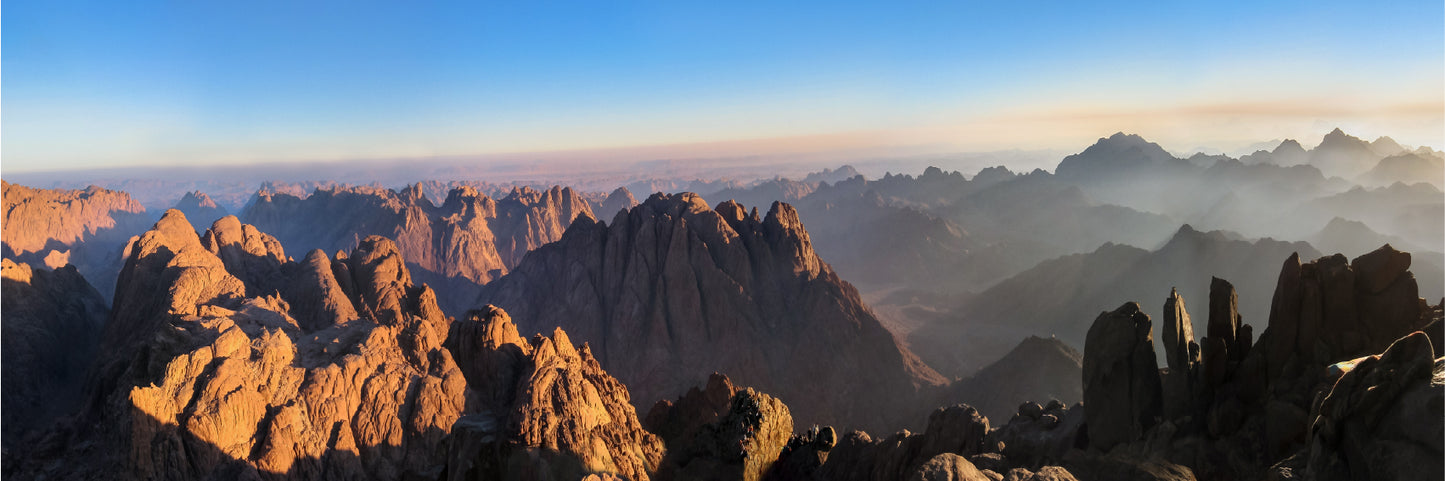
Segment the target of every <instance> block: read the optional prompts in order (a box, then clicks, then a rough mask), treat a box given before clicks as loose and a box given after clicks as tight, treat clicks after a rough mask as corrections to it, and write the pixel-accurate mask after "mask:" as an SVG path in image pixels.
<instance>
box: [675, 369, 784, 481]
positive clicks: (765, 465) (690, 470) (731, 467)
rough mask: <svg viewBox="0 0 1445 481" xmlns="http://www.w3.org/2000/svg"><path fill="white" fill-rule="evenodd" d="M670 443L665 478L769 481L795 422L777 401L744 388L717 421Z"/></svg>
mask: <svg viewBox="0 0 1445 481" xmlns="http://www.w3.org/2000/svg"><path fill="white" fill-rule="evenodd" d="M689 432H690V433H691V434H692V435H691V436H690V437H686V436H682V437H679V438H677V439H673V440H669V445H670V446H674V447H673V448H672V449H670V450H669V452H668V456H667V459H666V460H665V461H664V465H663V466H664V467H663V471H661V472H660V473H659V476H658V477H659V478H661V479H679V480H683V479H703V480H719V481H722V480H744V481H759V480H761V479H764V476H765V475H767V474H768V473H769V472H770V471H771V470H772V468H773V465H774V463H776V462H777V461H778V457H779V455H780V454H781V453H782V452H783V449H784V447H785V446H786V445H787V444H788V442H789V438H791V437H792V435H793V417H792V415H791V414H789V412H788V407H787V406H785V405H783V403H782V402H781V401H778V399H777V398H774V397H772V396H769V395H767V394H763V393H760V392H757V391H754V390H753V389H752V388H742V389H739V390H737V391H735V392H734V393H733V396H732V399H731V400H729V401H728V406H727V409H726V410H724V411H722V412H720V413H718V416H717V418H716V420H714V421H711V422H707V423H704V424H701V425H699V426H697V427H696V428H695V429H692V430H689Z"/></svg>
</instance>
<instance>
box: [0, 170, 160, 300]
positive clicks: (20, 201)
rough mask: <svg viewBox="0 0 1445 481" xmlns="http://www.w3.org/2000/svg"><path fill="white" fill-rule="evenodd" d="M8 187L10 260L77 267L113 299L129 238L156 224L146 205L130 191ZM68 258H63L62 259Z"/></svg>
mask: <svg viewBox="0 0 1445 481" xmlns="http://www.w3.org/2000/svg"><path fill="white" fill-rule="evenodd" d="M0 186H3V190H4V192H3V197H4V217H3V219H0V224H3V225H4V226H5V229H4V232H3V242H4V248H3V251H4V256H5V257H7V258H11V259H15V260H17V261H19V262H24V263H29V264H32V265H48V266H50V267H51V268H58V267H60V266H63V265H65V264H71V265H74V266H75V267H76V269H78V270H79V271H80V273H81V274H82V275H84V276H85V278H86V279H89V280H90V281H91V282H92V283H93V284H94V285H95V287H96V289H97V290H98V291H100V293H101V296H102V297H104V298H106V299H109V298H110V296H111V295H112V294H113V293H114V292H115V277H116V273H117V272H118V269H119V267H120V265H121V262H122V261H123V260H124V259H123V258H122V255H121V250H122V249H123V248H124V247H125V244H126V242H127V239H129V238H130V237H131V236H133V235H135V234H138V233H140V232H144V231H145V230H146V227H147V226H148V225H150V219H149V218H148V217H147V215H146V211H145V208H144V207H141V205H140V203H138V202H136V201H135V200H134V199H132V198H131V197H130V195H128V194H126V193H125V192H119V191H112V190H106V189H102V188H99V187H95V186H91V187H90V188H88V189H85V190H63V189H34V188H30V187H26V186H23V185H17V184H12V183H9V182H3V181H0ZM62 258H63V260H62Z"/></svg>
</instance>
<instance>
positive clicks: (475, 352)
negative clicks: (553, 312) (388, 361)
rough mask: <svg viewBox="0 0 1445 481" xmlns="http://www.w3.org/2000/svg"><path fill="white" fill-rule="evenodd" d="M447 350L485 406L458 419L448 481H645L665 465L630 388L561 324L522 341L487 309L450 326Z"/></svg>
mask: <svg viewBox="0 0 1445 481" xmlns="http://www.w3.org/2000/svg"><path fill="white" fill-rule="evenodd" d="M446 347H447V350H448V351H449V352H452V353H455V355H456V359H457V363H458V364H459V365H460V366H461V369H462V372H463V373H464V375H465V376H466V378H467V382H468V383H469V384H470V385H471V386H474V387H475V392H476V393H477V394H478V395H479V398H480V400H481V405H483V406H488V408H489V409H487V410H485V411H482V412H479V413H475V414H469V415H468V416H466V417H464V418H462V419H461V420H459V421H458V422H457V424H456V432H455V435H454V436H453V440H452V442H451V447H450V451H449V453H448V455H447V456H448V463H447V464H448V476H449V477H450V478H451V479H580V478H582V477H583V476H585V475H586V474H588V473H608V474H616V475H621V476H624V477H626V478H627V479H635V480H639V481H647V480H648V479H650V478H649V475H651V474H652V473H653V472H655V471H656V470H657V468H658V465H659V463H660V462H661V461H662V457H663V445H662V441H661V440H659V439H658V438H657V436H654V435H653V434H652V433H649V432H647V431H645V430H643V429H642V424H641V422H640V421H639V420H638V418H637V412H636V410H635V409H634V408H633V407H632V404H631V403H630V402H629V401H630V397H629V394H628V392H627V388H626V387H625V386H623V385H622V383H620V382H618V381H617V379H614V378H613V377H612V376H610V375H608V374H607V373H606V372H605V371H603V370H602V367H601V366H600V365H599V364H598V363H597V359H596V358H594V357H592V351H591V348H589V347H588V346H587V345H586V344H583V345H582V347H581V348H578V347H576V346H574V345H573V344H572V341H571V340H570V339H569V338H568V337H567V333H565V332H563V331H562V330H561V329H557V330H554V331H553V332H552V335H551V336H550V337H549V336H542V335H537V336H534V337H532V338H531V339H530V340H525V339H522V337H521V336H520V335H518V334H517V328H516V326H515V325H513V324H512V321H511V318H510V317H509V316H507V313H506V312H504V311H502V310H501V309H497V308H495V307H491V306H487V307H485V308H483V309H480V310H477V311H472V312H470V313H468V315H467V318H465V319H461V320H458V321H456V322H455V323H453V324H452V330H451V334H450V335H449V336H448V337H447V341H446Z"/></svg>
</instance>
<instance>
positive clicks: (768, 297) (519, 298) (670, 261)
mask: <svg viewBox="0 0 1445 481" xmlns="http://www.w3.org/2000/svg"><path fill="white" fill-rule="evenodd" d="M479 304H495V305H497V306H500V307H502V308H504V309H506V310H507V312H510V313H512V315H513V317H514V318H515V319H517V322H518V325H519V326H521V327H522V330H523V331H538V330H550V329H551V328H552V327H554V326H561V327H562V328H564V329H565V330H566V331H567V332H568V333H569V334H571V335H572V336H573V337H574V338H576V339H579V340H584V341H586V342H587V343H588V344H590V345H591V346H592V349H593V352H594V353H595V354H596V355H597V359H598V360H599V361H601V362H602V365H603V366H604V367H606V368H607V370H608V372H611V373H613V374H614V375H616V376H617V377H618V379H621V380H622V381H623V382H625V383H626V384H627V385H628V386H629V388H630V389H631V390H632V392H633V394H634V396H635V398H636V399H640V400H656V399H664V398H669V397H671V396H673V395H675V393H680V392H684V391H686V390H687V389H689V388H690V387H692V386H693V385H694V384H695V383H697V382H698V380H699V379H702V378H704V377H705V376H707V375H708V374H709V373H712V372H726V373H728V375H729V376H731V377H732V379H733V380H734V381H735V382H737V383H738V384H741V385H748V386H753V387H755V388H757V389H759V390H761V391H764V392H768V393H771V394H772V395H775V396H777V397H778V398H779V399H781V400H783V401H784V402H787V403H788V404H789V405H791V406H799V407H798V408H796V409H795V410H794V412H793V416H794V417H795V418H796V419H798V420H800V421H801V422H803V423H807V424H822V425H840V426H861V427H881V428H883V429H892V428H893V427H896V426H898V425H901V421H902V420H903V419H906V418H907V417H909V415H910V414H911V413H912V410H910V409H906V408H905V404H906V403H911V402H914V401H912V400H913V399H916V397H915V393H918V392H919V391H920V390H921V389H925V388H928V387H931V386H936V385H938V384H941V383H942V379H941V378H940V376H938V374H937V373H935V372H933V370H932V369H929V368H928V367H926V366H924V365H923V364H922V363H921V362H920V361H919V360H918V359H917V357H915V356H913V355H912V353H910V352H909V351H908V350H907V349H906V348H904V347H902V346H900V345H899V343H898V342H897V340H896V339H895V338H894V337H893V335H892V334H891V333H889V332H888V330H887V329H885V328H884V327H883V325H882V324H881V323H879V322H878V320H877V318H876V317H874V315H873V314H872V313H871V312H870V311H869V309H868V308H867V306H865V305H864V304H863V302H862V301H861V299H860V298H859V297H858V293H857V291H856V290H855V289H854V288H853V287H852V286H851V285H849V284H848V283H846V282H844V281H843V280H841V279H839V278H838V276H837V275H836V274H834V273H833V271H832V270H831V269H830V268H829V267H828V266H827V264H826V263H824V262H823V261H822V260H821V259H819V258H818V256H817V255H816V254H815V253H814V252H813V249H812V242H811V240H810V239H809V237H808V234H807V231H806V230H804V228H803V226H802V224H801V223H800V222H799V220H798V217H797V213H796V212H795V211H793V209H792V208H791V207H789V206H788V205H786V204H781V203H775V204H773V206H772V208H771V210H769V211H768V212H767V213H766V215H765V216H763V215H759V214H758V212H757V210H756V209H753V210H752V211H751V212H748V211H745V210H744V209H743V207H742V206H740V205H738V204H736V203H732V202H724V203H722V204H720V205H719V206H718V207H717V209H716V210H713V209H709V208H708V206H707V204H706V203H705V202H704V201H703V200H702V199H701V198H700V197H698V196H696V195H693V194H680V195H662V194H658V195H654V196H652V197H651V198H649V199H648V200H647V202H644V203H643V204H642V205H640V206H638V207H636V208H634V209H632V210H631V211H629V212H627V213H619V214H618V215H617V216H616V217H615V218H614V219H613V222H612V224H611V225H610V226H609V225H607V224H603V223H600V222H593V221H591V220H584V219H582V218H579V219H578V220H577V221H575V222H574V223H573V224H572V226H571V227H570V228H569V229H568V230H567V234H566V235H564V236H563V237H562V239H561V240H560V241H558V242H556V243H554V244H550V245H547V246H544V247H542V248H540V249H538V250H536V251H534V252H533V253H532V254H530V255H528V256H527V258H526V259H524V261H523V262H522V263H521V264H520V265H518V266H517V268H516V269H515V270H513V271H512V272H511V273H510V274H508V275H507V276H506V277H504V278H502V279H501V280H498V281H496V282H494V283H492V284H489V285H488V286H486V288H485V290H484V292H483V294H482V296H481V298H480V300H479ZM651 403H652V401H646V402H645V403H643V404H641V405H643V406H647V405H651Z"/></svg>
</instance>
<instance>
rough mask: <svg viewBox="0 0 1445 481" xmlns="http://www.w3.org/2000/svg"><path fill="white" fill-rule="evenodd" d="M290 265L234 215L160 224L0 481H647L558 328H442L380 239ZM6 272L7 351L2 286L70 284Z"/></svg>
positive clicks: (478, 318) (648, 449)
mask: <svg viewBox="0 0 1445 481" xmlns="http://www.w3.org/2000/svg"><path fill="white" fill-rule="evenodd" d="M289 259H290V258H289V257H287V256H285V254H284V252H282V251H281V247H280V244H279V243H278V242H277V241H276V240H275V238H273V237H271V236H269V235H267V234H265V233H263V232H260V231H258V230H257V229H255V228H254V227H253V226H250V225H245V224H239V223H238V222H237V220H236V219H235V218H234V217H228V218H223V219H221V220H218V221H216V222H215V224H214V225H212V227H211V228H210V229H208V230H207V231H206V233H205V234H204V235H203V236H202V235H198V234H197V233H196V232H195V231H193V230H191V229H190V226H189V223H188V221H187V220H186V218H185V216H184V214H182V213H181V212H180V211H177V210H171V211H168V212H167V213H166V214H165V216H163V217H162V218H161V219H160V221H158V222H157V223H156V224H155V226H154V227H153V228H152V229H151V230H150V231H148V232H146V233H145V234H144V235H142V236H140V237H138V238H137V239H136V240H135V241H134V242H133V243H132V244H131V245H130V247H129V248H128V255H127V260H126V265H125V268H124V269H123V270H122V272H121V275H120V281H119V287H118V289H117V297H116V303H115V308H114V310H113V312H112V313H111V316H110V318H109V320H108V321H107V322H106V323H105V327H104V329H103V331H101V335H102V338H103V341H102V342H101V345H100V349H99V351H100V354H99V355H98V356H97V357H96V359H95V361H94V363H93V365H92V366H91V370H90V373H91V374H90V376H89V377H88V379H87V380H85V381H84V382H83V383H82V384H80V386H79V387H78V388H77V389H78V390H80V391H82V392H83V393H84V396H83V399H82V406H81V408H80V409H79V411H78V413H76V414H75V415H74V416H72V417H69V418H66V419H63V420H62V421H61V422H58V423H56V424H55V425H54V426H53V427H50V428H49V429H48V430H47V431H46V432H45V433H44V435H37V436H36V437H35V438H34V439H35V441H34V442H31V443H28V444H27V445H23V446H8V447H7V453H6V466H5V470H6V474H7V477H12V476H14V477H17V478H23V479H30V478H64V479H117V478H119V479H201V478H214V477H220V478H225V479H241V478H245V479H338V478H339V479H401V478H408V479H411V478H420V479H437V478H441V477H448V478H450V479H492V477H493V475H494V474H495V473H497V472H503V473H543V474H540V475H539V476H544V477H534V478H530V479H561V478H547V477H545V476H555V474H548V473H564V472H571V473H577V476H578V477H580V476H581V475H582V474H586V473H603V474H617V475H622V476H626V477H628V478H629V479H647V477H646V474H647V473H649V472H652V471H653V470H654V469H655V468H656V466H657V463H658V462H659V461H660V459H661V456H662V447H661V443H660V441H658V440H657V438H656V437H655V436H653V435H651V434H649V433H647V432H646V431H643V430H642V429H641V427H640V426H641V424H640V422H639V421H638V419H637V416H636V414H635V412H634V411H633V408H632V406H631V404H630V398H629V395H628V393H627V390H626V388H625V387H623V386H622V384H621V383H619V382H617V381H616V380H615V379H613V378H611V377H610V376H608V375H607V374H606V373H605V372H603V371H602V370H601V368H600V366H599V365H598V363H597V361H596V360H595V359H594V358H592V356H591V354H590V352H589V350H588V348H587V347H586V346H582V347H581V348H580V349H578V348H577V347H576V346H574V345H573V344H572V343H571V342H570V341H569V340H568V338H567V335H566V334H565V333H563V332H562V331H560V330H558V331H556V332H554V333H553V335H552V336H551V337H549V338H537V339H533V340H532V341H522V340H521V339H520V338H519V337H518V336H517V335H516V330H515V328H513V327H511V325H510V323H509V322H508V321H507V316H506V314H505V313H504V312H501V311H499V310H494V311H490V312H486V313H483V314H477V315H473V316H471V317H469V318H467V319H465V320H461V321H455V322H454V321H452V320H451V319H450V318H448V317H446V316H445V315H443V314H442V312H441V310H440V309H439V308H437V302H436V295H435V293H434V292H433V291H432V290H431V289H430V288H428V287H427V286H425V285H418V284H414V283H413V282H412V281H411V278H410V274H409V272H408V269H407V267H406V264H405V263H404V262H403V260H402V258H401V255H400V253H399V252H398V250H397V248H396V246H395V244H394V243H393V242H392V241H391V240H389V239H386V238H383V237H377V236H373V237H368V238H366V239H363V240H362V241H361V242H360V243H359V245H358V246H357V247H356V249H354V250H352V251H350V252H349V253H347V252H342V253H338V254H337V255H336V256H334V257H329V256H326V255H325V254H322V253H320V252H319V251H313V252H311V253H310V254H309V255H308V256H307V257H306V260H304V261H302V262H294V261H291V260H289ZM23 271H24V269H23V268H19V267H12V264H9V263H8V261H7V264H6V290H7V292H6V294H7V295H6V299H7V300H6V302H7V304H6V312H7V318H6V323H7V324H6V326H7V334H6V335H7V342H8V341H9V339H11V337H12V336H11V334H10V331H9V330H8V329H9V327H10V323H11V322H12V319H14V318H12V317H10V316H11V313H12V312H13V311H12V307H15V306H12V305H11V304H10V303H9V302H10V300H9V299H11V298H12V296H11V295H10V293H11V289H12V288H15V289H21V288H32V289H34V288H39V289H52V288H53V287H54V285H55V284H56V282H57V281H64V280H66V279H67V278H66V277H65V276H66V275H73V271H72V272H70V273H69V274H67V273H66V272H61V273H58V274H57V275H49V274H48V273H32V274H31V278H32V280H31V282H30V286H24V285H19V284H12V280H13V281H15V282H21V281H23V280H24V277H25V276H24V275H23V274H26V273H27V272H23ZM37 274H39V275H37ZM293 306H295V307H293ZM25 309H29V308H20V307H15V311H24V312H30V311H26V310H25ZM77 309H79V308H77ZM67 312H70V311H67ZM81 312H84V311H81ZM100 312H101V313H103V312H104V311H103V310H102V311H100ZM85 327H94V326H85ZM51 329H53V330H57V331H58V330H62V326H55V327H53V328H51ZM82 333H83V332H82ZM508 334H510V335H508ZM31 338H36V337H31ZM37 339H41V338H37ZM453 350H456V351H457V352H458V355H456V356H454V355H453ZM16 354H17V355H20V354H19V353H16ZM40 354H44V355H49V356H51V357H55V356H59V355H62V354H64V353H63V352H60V353H40ZM6 355H7V356H10V355H11V349H8V348H7V349H6ZM503 360H505V361H506V362H505V363H503V362H502V361H503ZM8 361H10V358H9V357H7V365H8V364H9V363H8ZM6 379H7V380H6V382H7V383H9V382H10V381H11V378H10V377H9V376H8V375H7V378H6ZM10 386H11V385H10V384H7V389H6V415H7V416H9V415H10V413H11V412H12V410H11V401H12V391H11V389H10ZM41 387H44V386H41ZM52 390H54V389H52ZM14 394H15V396H14V397H15V398H16V399H18V400H20V401H22V402H26V401H27V400H28V399H29V398H25V397H22V396H21V394H26V393H25V392H15V393H14ZM33 404H34V403H33V402H30V403H28V404H25V405H26V406H28V405H33ZM20 409H21V408H17V409H16V411H15V412H16V413H17V414H18V413H20V412H22V411H20ZM6 426H7V429H10V423H8V422H7V424H6ZM8 432H9V431H7V433H8ZM544 452H545V453H556V454H554V455H550V456H547V457H544V458H543V459H540V460H539V459H536V458H535V456H534V455H535V454H536V453H544ZM508 453H511V454H508ZM528 453H532V454H528ZM515 456H521V457H520V458H517V457H515ZM80 460H84V461H83V462H81V461H80ZM508 460H511V461H508ZM499 470H500V471H499Z"/></svg>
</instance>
